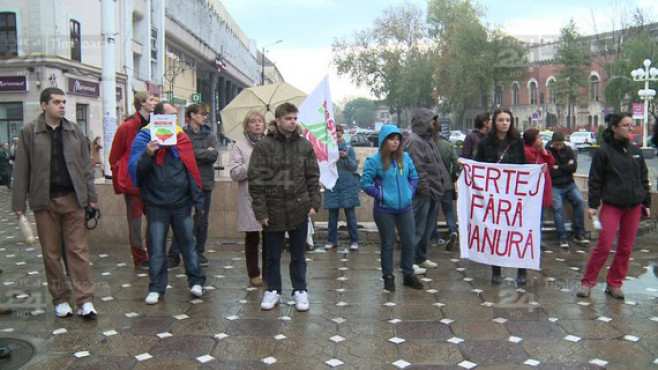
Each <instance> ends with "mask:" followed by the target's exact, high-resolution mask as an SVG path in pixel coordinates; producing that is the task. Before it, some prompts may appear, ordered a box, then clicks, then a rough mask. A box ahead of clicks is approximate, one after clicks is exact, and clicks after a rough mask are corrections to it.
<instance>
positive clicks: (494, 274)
mask: <svg viewBox="0 0 658 370" xmlns="http://www.w3.org/2000/svg"><path fill="white" fill-rule="evenodd" d="M502 281H503V279H502V278H501V277H500V266H491V283H492V284H500V283H501V282H502Z"/></svg>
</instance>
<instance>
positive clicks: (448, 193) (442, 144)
mask: <svg viewBox="0 0 658 370" xmlns="http://www.w3.org/2000/svg"><path fill="white" fill-rule="evenodd" d="M437 132H441V124H440V123H438V130H437ZM436 140H437V142H436V150H437V152H439V154H440V155H441V160H442V161H443V165H444V166H445V168H446V171H448V174H449V176H447V177H446V178H445V181H444V183H443V196H442V197H441V209H443V215H444V216H445V219H446V224H448V234H449V237H448V242H447V243H446V250H447V251H449V250H452V248H453V247H454V246H455V243H456V242H457V219H456V218H455V211H454V208H453V203H454V201H455V181H456V180H457V174H458V172H459V166H458V163H457V152H456V151H455V147H454V145H453V143H451V142H450V141H449V140H448V139H446V138H444V137H442V136H441V135H438V134H437V136H436ZM432 238H433V239H434V238H436V239H439V231H438V228H435V232H434V233H432Z"/></svg>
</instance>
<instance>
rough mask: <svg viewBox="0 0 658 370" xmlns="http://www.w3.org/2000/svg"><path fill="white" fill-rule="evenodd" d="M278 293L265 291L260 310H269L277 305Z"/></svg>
mask: <svg viewBox="0 0 658 370" xmlns="http://www.w3.org/2000/svg"><path fill="white" fill-rule="evenodd" d="M279 298H280V296H279V293H277V291H276V290H266V291H265V294H264V295H263V301H262V302H261V303H260V309H261V310H266V311H268V310H271V309H273V308H274V306H276V305H277V303H279Z"/></svg>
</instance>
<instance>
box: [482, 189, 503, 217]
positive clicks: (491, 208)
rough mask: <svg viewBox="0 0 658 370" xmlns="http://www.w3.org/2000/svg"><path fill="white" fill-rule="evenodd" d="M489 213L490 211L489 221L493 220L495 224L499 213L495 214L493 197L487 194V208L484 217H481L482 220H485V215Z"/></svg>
mask: <svg viewBox="0 0 658 370" xmlns="http://www.w3.org/2000/svg"><path fill="white" fill-rule="evenodd" d="M489 213H491V222H493V223H495V224H498V217H497V216H499V215H498V214H497V212H496V210H495V209H494V199H493V197H492V196H491V195H490V196H489V201H488V202H487V209H486V210H485V211H484V217H482V221H486V220H487V215H489Z"/></svg>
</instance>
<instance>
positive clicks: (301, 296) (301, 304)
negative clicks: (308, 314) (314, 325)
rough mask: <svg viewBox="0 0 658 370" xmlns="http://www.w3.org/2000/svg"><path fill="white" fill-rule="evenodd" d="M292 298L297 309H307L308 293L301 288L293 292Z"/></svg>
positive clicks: (302, 310) (301, 310)
mask: <svg viewBox="0 0 658 370" xmlns="http://www.w3.org/2000/svg"><path fill="white" fill-rule="evenodd" d="M293 298H294V299H295V308H296V309H297V311H299V312H304V311H308V293H306V292H305V291H303V290H299V291H296V292H295V294H293Z"/></svg>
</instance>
